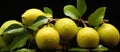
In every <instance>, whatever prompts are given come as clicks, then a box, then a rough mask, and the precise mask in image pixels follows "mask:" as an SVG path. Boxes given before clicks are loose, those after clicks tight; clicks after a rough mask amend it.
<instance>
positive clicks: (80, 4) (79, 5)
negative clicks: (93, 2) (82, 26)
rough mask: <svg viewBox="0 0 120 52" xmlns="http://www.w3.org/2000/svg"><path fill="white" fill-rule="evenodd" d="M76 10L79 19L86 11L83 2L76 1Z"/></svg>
mask: <svg viewBox="0 0 120 52" xmlns="http://www.w3.org/2000/svg"><path fill="white" fill-rule="evenodd" d="M77 9H78V11H79V12H80V17H81V16H82V15H83V14H84V13H85V12H86V10H87V6H86V3H85V0H77Z"/></svg>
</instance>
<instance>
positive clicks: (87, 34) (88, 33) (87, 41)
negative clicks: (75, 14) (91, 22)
mask: <svg viewBox="0 0 120 52" xmlns="http://www.w3.org/2000/svg"><path fill="white" fill-rule="evenodd" d="M76 40H77V44H78V46H79V47H81V48H96V47H97V46H98V44H99V35H98V33H97V31H96V30H94V29H93V28H91V27H84V28H81V29H80V30H79V32H78V34H77V38H76Z"/></svg>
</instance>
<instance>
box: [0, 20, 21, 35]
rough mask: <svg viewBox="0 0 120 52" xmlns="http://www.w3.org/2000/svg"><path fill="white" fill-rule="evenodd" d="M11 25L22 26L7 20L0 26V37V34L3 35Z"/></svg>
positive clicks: (14, 21) (17, 22)
mask: <svg viewBox="0 0 120 52" xmlns="http://www.w3.org/2000/svg"><path fill="white" fill-rule="evenodd" d="M12 24H19V25H21V26H23V25H22V23H21V22H19V21H16V20H8V21H6V22H4V23H3V24H2V26H1V27H0V35H1V33H3V32H4V31H5V30H6V29H7V28H8V27H9V26H10V25H12Z"/></svg>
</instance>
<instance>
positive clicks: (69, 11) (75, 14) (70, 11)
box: [64, 5, 80, 19]
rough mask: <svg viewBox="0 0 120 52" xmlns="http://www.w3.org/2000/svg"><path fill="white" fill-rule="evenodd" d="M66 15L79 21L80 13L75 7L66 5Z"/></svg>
mask: <svg viewBox="0 0 120 52" xmlns="http://www.w3.org/2000/svg"><path fill="white" fill-rule="evenodd" d="M64 14H65V15H66V16H69V17H71V18H72V19H79V17H80V13H79V11H78V10H77V9H76V8H75V7H74V6H73V5H66V6H65V7H64Z"/></svg>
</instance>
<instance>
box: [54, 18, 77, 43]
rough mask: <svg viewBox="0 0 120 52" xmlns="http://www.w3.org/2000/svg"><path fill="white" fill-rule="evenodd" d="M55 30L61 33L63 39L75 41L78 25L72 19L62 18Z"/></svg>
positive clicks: (56, 24) (57, 22)
mask: <svg viewBox="0 0 120 52" xmlns="http://www.w3.org/2000/svg"><path fill="white" fill-rule="evenodd" d="M55 29H56V30H57V31H58V32H59V34H60V37H61V39H63V40H65V41H70V40H71V39H73V38H74V37H75V36H76V34H77V32H78V26H77V24H76V23H75V22H74V21H73V20H72V19H70V18H62V19H59V20H58V21H56V23H55Z"/></svg>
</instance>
